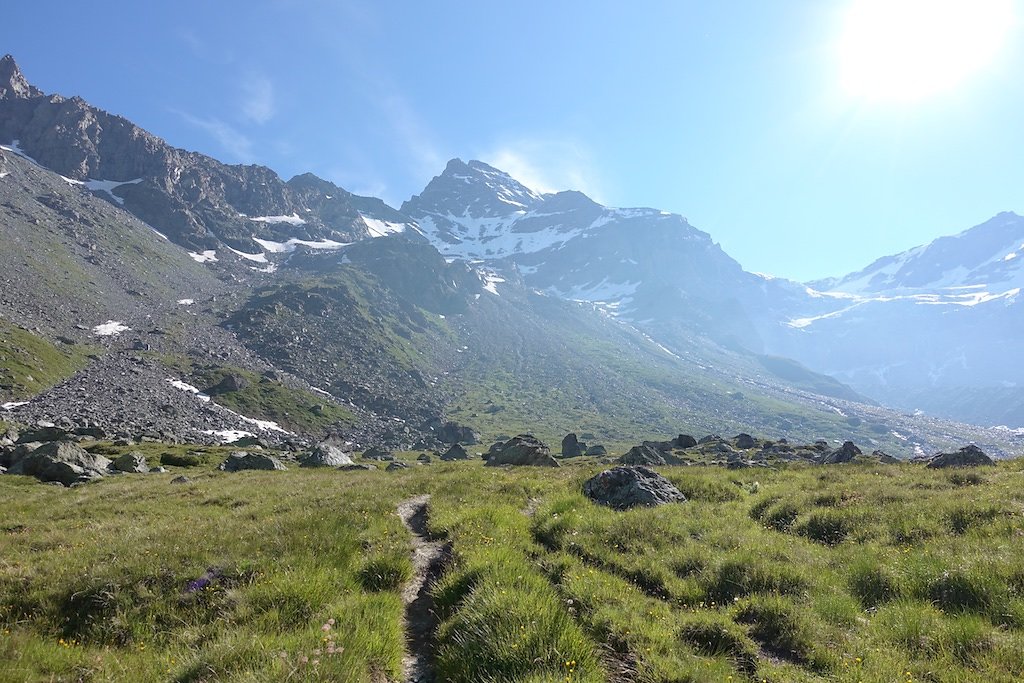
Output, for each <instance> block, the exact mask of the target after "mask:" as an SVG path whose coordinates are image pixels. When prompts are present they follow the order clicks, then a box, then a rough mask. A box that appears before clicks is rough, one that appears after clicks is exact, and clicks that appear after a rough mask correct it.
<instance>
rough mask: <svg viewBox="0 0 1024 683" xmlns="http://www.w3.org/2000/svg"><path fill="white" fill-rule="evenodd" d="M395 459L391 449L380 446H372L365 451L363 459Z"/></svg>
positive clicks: (388, 460)
mask: <svg viewBox="0 0 1024 683" xmlns="http://www.w3.org/2000/svg"><path fill="white" fill-rule="evenodd" d="M394 459H395V456H393V455H391V451H388V450H385V449H384V448H381V447H380V446H370V447H369V448H367V449H366V450H365V451H363V460H377V461H379V462H390V461H392V460H394Z"/></svg>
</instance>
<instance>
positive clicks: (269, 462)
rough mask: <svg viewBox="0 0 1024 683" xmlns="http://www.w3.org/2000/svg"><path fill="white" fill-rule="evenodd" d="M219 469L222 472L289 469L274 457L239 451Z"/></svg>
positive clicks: (230, 456)
mask: <svg viewBox="0 0 1024 683" xmlns="http://www.w3.org/2000/svg"><path fill="white" fill-rule="evenodd" d="M217 469H219V470H220V471H222V472H241V471H242V470H286V469H288V468H287V467H285V466H284V465H283V464H282V463H281V461H280V460H278V459H277V458H275V457H274V456H272V455H266V454H265V453H246V452H245V451H237V452H235V453H232V454H231V455H229V456H228V458H227V460H225V461H224V462H222V463H221V464H220V465H219V466H218V467H217Z"/></svg>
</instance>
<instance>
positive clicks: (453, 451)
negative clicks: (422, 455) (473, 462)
mask: <svg viewBox="0 0 1024 683" xmlns="http://www.w3.org/2000/svg"><path fill="white" fill-rule="evenodd" d="M441 460H444V461H445V462H451V461H453V460H469V453H467V452H466V449H465V448H464V447H463V446H462V444H457V443H453V444H452V446H451V448H449V449H448V450H447V451H445V452H444V454H443V455H441ZM427 462H430V456H429V455H428V456H427Z"/></svg>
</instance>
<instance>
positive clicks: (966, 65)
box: [838, 0, 1014, 102]
mask: <svg viewBox="0 0 1024 683" xmlns="http://www.w3.org/2000/svg"><path fill="white" fill-rule="evenodd" d="M1013 22H1014V11H1013V0H852V2H851V4H850V6H849V7H848V9H847V10H846V12H845V15H844V16H843V23H842V35H841V37H840V39H839V44H838V48H839V63H840V81H841V85H842V88H843V90H844V92H845V93H846V94H847V95H849V96H851V97H854V98H858V99H865V100H878V101H902V102H915V101H919V100H922V99H925V98H928V97H931V96H934V95H938V94H940V93H943V92H947V91H949V90H952V89H954V88H956V87H957V86H958V85H959V84H961V83H962V82H964V81H965V80H966V79H967V78H968V77H970V76H971V75H972V74H974V73H976V72H977V71H979V70H980V69H982V68H983V67H985V66H986V65H988V64H989V63H991V62H992V60H993V58H994V57H995V55H996V53H997V52H998V51H999V49H1000V47H1001V46H1002V44H1003V43H1004V42H1005V40H1006V37H1007V35H1008V34H1009V32H1010V28H1011V26H1012V25H1013Z"/></svg>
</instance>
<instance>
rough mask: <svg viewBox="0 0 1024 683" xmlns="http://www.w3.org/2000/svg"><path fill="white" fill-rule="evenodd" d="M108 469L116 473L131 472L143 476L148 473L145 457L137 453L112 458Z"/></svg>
mask: <svg viewBox="0 0 1024 683" xmlns="http://www.w3.org/2000/svg"><path fill="white" fill-rule="evenodd" d="M110 468H111V469H112V470H115V471H117V472H131V473H134V474H145V473H146V472H149V464H147V463H146V456H144V455H143V454H142V453H139V452H138V451H131V452H128V453H123V454H122V455H119V456H118V457H116V458H114V462H112V463H111V464H110Z"/></svg>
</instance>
